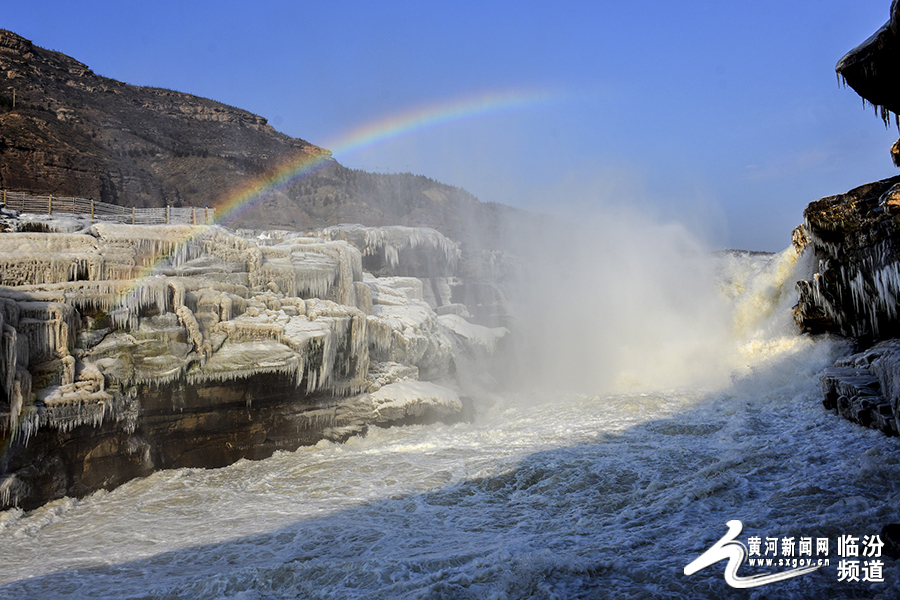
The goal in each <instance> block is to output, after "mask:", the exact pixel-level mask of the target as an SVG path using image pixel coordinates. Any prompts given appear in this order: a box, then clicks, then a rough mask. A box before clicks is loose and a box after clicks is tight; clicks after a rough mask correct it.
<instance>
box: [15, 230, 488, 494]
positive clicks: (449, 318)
mask: <svg viewBox="0 0 900 600" xmlns="http://www.w3.org/2000/svg"><path fill="white" fill-rule="evenodd" d="M69 229H71V227H69V226H67V225H65V224H63V225H60V226H59V227H55V226H53V225H52V224H51V225H48V226H47V227H46V232H44V233H37V232H30V233H6V234H0V283H2V285H0V331H2V343H0V348H2V350H0V390H2V397H0V412H2V413H3V414H2V415H0V432H2V434H3V435H4V437H6V438H7V441H8V443H9V444H11V445H10V448H11V452H10V454H9V456H7V458H6V460H5V462H4V463H3V464H0V479H2V480H3V481H13V480H14V481H15V485H13V484H12V483H10V484H9V485H8V486H7V487H8V488H9V489H10V490H14V491H15V493H12V492H10V494H8V496H9V497H10V498H13V496H14V497H15V498H14V500H11V502H12V501H15V502H20V503H23V504H25V505H29V504H31V505H33V504H34V503H35V502H37V501H40V500H42V499H43V500H46V499H48V498H49V497H51V496H53V495H58V494H63V493H65V494H80V493H85V492H86V491H90V490H91V489H96V488H97V487H111V486H113V485H117V484H118V483H121V482H122V481H125V480H127V479H129V478H131V477H134V476H137V475H146V474H148V473H149V472H151V471H152V470H155V469H158V468H167V467H170V466H219V465H221V464H227V463H228V462H231V461H233V460H236V459H238V458H241V457H250V458H255V457H261V456H265V455H267V454H270V453H271V452H272V451H274V450H275V449H279V448H291V447H296V446H297V445H299V444H301V443H314V442H315V441H317V440H318V439H321V438H322V437H323V436H325V437H330V438H333V439H342V437H343V436H345V435H349V434H350V433H353V432H360V431H364V430H365V426H366V424H367V423H378V424H386V423H390V422H392V421H403V422H407V421H410V420H419V419H425V418H431V419H436V418H449V417H450V416H452V415H453V414H457V413H459V412H460V410H461V404H460V400H459V397H458V395H457V394H456V392H454V391H452V390H449V389H446V388H440V387H438V386H437V385H436V384H429V383H426V382H423V381H419V379H431V380H434V379H441V380H442V382H445V381H450V379H449V378H450V377H451V376H452V374H453V373H454V372H455V371H456V370H457V367H458V364H456V362H455V360H456V357H455V355H454V348H460V349H465V348H469V347H471V348H479V349H480V350H476V353H477V352H482V351H483V352H486V353H491V352H492V351H493V349H494V347H495V346H496V343H497V340H498V339H500V338H502V337H503V336H504V335H505V330H503V331H500V330H491V329H488V328H483V327H480V326H477V325H473V324H470V323H468V322H467V321H466V320H465V319H464V318H463V316H462V315H467V314H469V313H468V310H467V308H466V307H465V306H462V305H456V306H452V305H451V303H450V302H449V295H450V294H449V285H448V284H447V280H446V278H444V279H440V277H444V276H445V275H448V274H449V272H450V271H452V266H453V263H454V261H455V259H456V256H457V255H458V248H457V246H456V245H455V244H454V243H453V242H450V241H449V240H447V239H446V238H444V237H443V236H441V235H440V234H438V233H437V232H435V231H433V230H416V229H414V228H355V227H342V228H332V229H330V230H325V231H323V232H315V234H304V235H301V234H296V233H291V232H267V233H265V234H259V233H258V232H232V231H229V230H227V229H225V228H222V227H218V226H189V225H168V226H163V225H159V226H130V225H121V224H112V223H94V224H92V225H90V226H89V227H82V228H81V229H79V230H78V232H75V233H73V232H69ZM346 238H353V239H354V240H355V242H356V244H359V246H356V245H354V244H351V243H350V242H348V241H346ZM417 248H423V249H426V250H427V252H426V255H427V256H429V257H430V258H428V260H427V261H426V262H428V261H433V262H434V264H432V265H431V266H429V267H428V268H429V269H431V268H432V267H434V268H435V269H436V270H433V271H426V272H423V273H419V272H418V271H417V269H419V267H422V266H423V264H424V263H417V265H413V266H409V265H406V266H404V260H405V259H406V258H409V257H415V256H417V255H416V253H415V252H414V250H415V249H417ZM367 252H368V253H379V256H381V257H382V258H383V260H385V261H386V264H387V265H392V268H394V269H396V270H398V271H401V272H402V271H404V270H405V271H406V272H408V273H414V274H415V276H413V275H410V276H392V277H382V278H377V277H374V276H372V275H369V274H364V273H363V256H364V253H367ZM435 265H436V266H435ZM407 267H408V268H407ZM423 274H425V275H428V277H430V279H429V278H428V277H420V276H419V275H423ZM435 278H438V279H435ZM426 288H427V290H428V292H426V291H425V290H426ZM435 290H437V291H436V292H435ZM426 296H428V297H430V298H431V303H430V304H429V302H427V301H426V300H425V298H426ZM438 298H440V300H437V299H438ZM436 302H439V303H440V304H442V305H444V306H448V308H447V309H446V310H445V311H443V312H444V313H445V314H443V315H442V316H441V317H438V315H437V314H436V313H435V310H434V304H435V303H436ZM451 338H453V339H452V340H451ZM471 348H469V349H467V350H465V352H468V353H471V352H472V350H471ZM460 360H463V359H462V358H461V359H460ZM59 436H64V437H65V439H70V440H75V439H78V440H80V441H78V442H77V443H76V442H72V443H71V444H63V443H61V442H60V439H61V438H60V437H59ZM48 445H49V446H53V447H50V448H48V447H46V446H48ZM54 445H57V446H54ZM101 446H102V448H103V449H102V450H100V449H99V448H100V447H101ZM38 447H40V449H39V451H38V449H37V448H38ZM29 448H32V449H35V450H34V453H33V454H30V453H29V452H30V450H29ZM92 448H93V449H94V450H92ZM29 457H30V458H29ZM35 457H39V458H35ZM100 457H102V459H101V458H100ZM29 460H38V462H39V463H40V464H41V465H43V466H42V467H41V469H43V470H44V474H42V475H40V476H38V474H37V471H35V469H34V468H32V467H30V466H28V464H29V463H28V461H29ZM41 461H43V462H41ZM48 461H49V462H48ZM75 464H78V465H80V466H78V467H77V468H75V467H72V466H71V465H75ZM67 465H68V466H67ZM32 466H33V465H32ZM38 470H40V469H38ZM113 471H115V472H113ZM48 473H49V474H48ZM72 473H75V475H72ZM48 494H49V496H48ZM4 505H5V504H4Z"/></svg>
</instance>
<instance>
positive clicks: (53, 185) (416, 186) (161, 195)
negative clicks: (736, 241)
mask: <svg viewBox="0 0 900 600" xmlns="http://www.w3.org/2000/svg"><path fill="white" fill-rule="evenodd" d="M314 157H319V158H322V159H324V160H325V166H324V167H322V168H321V169H319V170H318V171H317V172H316V173H314V174H313V175H309V176H306V177H303V178H301V179H298V180H296V181H294V182H293V183H291V184H289V185H286V186H284V187H283V188H282V189H280V190H278V191H276V192H274V193H272V194H270V195H269V196H267V197H266V198H263V199H262V200H260V201H259V202H258V203H257V204H255V205H254V206H252V207H249V208H248V209H247V210H245V211H243V212H240V213H239V214H237V215H235V217H234V219H233V221H231V222H229V223H228V224H229V225H232V226H236V227H251V228H286V229H306V228H310V227H320V226H325V225H333V224H337V223H343V222H353V223H361V224H364V225H386V224H400V225H419V226H428V227H433V228H435V229H437V230H439V231H441V232H442V233H444V234H445V235H447V236H449V237H451V238H453V239H456V240H458V241H460V242H463V243H464V244H467V243H472V242H473V241H474V240H476V239H477V240H481V241H482V243H480V244H478V245H482V244H483V243H487V245H488V246H489V247H490V246H492V245H493V243H492V242H491V241H492V240H497V239H498V236H497V235H496V231H497V228H499V227H500V226H501V222H506V221H508V220H509V219H513V220H518V219H517V218H516V217H519V218H521V217H523V213H522V212H521V211H517V210H514V209H512V208H509V207H506V206H502V205H496V204H483V203H481V202H479V201H478V200H477V199H475V198H474V197H473V196H472V195H471V194H469V193H467V192H465V191H463V190H461V189H458V188H454V187H451V186H447V185H443V184H440V183H437V182H435V181H433V180H430V179H428V178H426V177H422V176H415V175H411V174H397V175H384V174H373V173H365V172H362V171H356V170H351V169H347V168H345V167H343V166H342V165H340V164H338V163H337V162H336V161H334V160H333V159H331V158H330V152H328V151H327V150H324V149H322V148H319V147H317V146H314V145H313V144H310V143H308V142H306V141H304V140H301V139H297V138H291V137H289V136H287V135H284V134H282V133H279V132H278V131H276V130H275V129H274V128H273V127H272V126H270V125H269V124H268V123H267V122H266V120H265V119H264V118H262V117H260V116H257V115H254V114H252V113H249V112H247V111H244V110H240V109H237V108H233V107H231V106H226V105H224V104H221V103H219V102H215V101H213V100H208V99H205V98H199V97H197V96H192V95H190V94H184V93H180V92H175V91H172V90H166V89H159V88H149V87H139V86H133V85H128V84H125V83H122V82H119V81H115V80H113V79H109V78H106V77H101V76H99V75H96V74H94V73H93V72H92V71H91V70H90V69H89V68H88V67H87V66H86V65H84V64H82V63H80V62H78V61H77V60H75V59H73V58H71V57H68V56H66V55H64V54H61V53H59V52H54V51H50V50H45V49H43V48H40V47H38V46H35V45H34V44H32V43H31V42H30V41H29V40H26V39H25V38H22V37H21V36H18V35H16V34H15V33H12V32H9V31H5V30H0V188H3V189H8V190H21V191H29V192H33V193H40V194H48V193H49V194H56V195H71V196H80V197H85V198H95V199H100V200H103V201H106V202H111V203H114V204H120V205H124V206H138V207H143V206H155V207H159V206H165V205H167V204H168V205H172V206H182V205H185V206H203V205H205V204H209V205H210V206H223V205H224V204H226V203H228V201H229V200H230V199H232V198H234V197H235V196H236V195H237V194H238V193H239V192H240V191H241V190H243V189H246V188H248V186H252V185H254V182H256V181H262V180H264V179H265V178H266V177H267V176H269V175H271V174H273V173H276V172H278V171H279V170H281V169H282V168H284V167H285V166H286V165H290V164H295V163H297V162H298V161H303V160H308V159H310V158H314Z"/></svg>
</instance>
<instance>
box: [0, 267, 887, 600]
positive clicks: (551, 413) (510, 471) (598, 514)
mask: <svg viewBox="0 0 900 600" xmlns="http://www.w3.org/2000/svg"><path fill="white" fill-rule="evenodd" d="M721 258H722V260H721V262H720V263H719V267H720V272H721V274H723V277H722V280H723V281H731V283H730V284H729V286H728V290H727V294H726V295H728V294H730V296H731V297H730V300H731V302H732V304H733V305H736V306H739V308H738V309H737V310H736V311H735V314H736V315H739V316H738V317H736V319H735V321H734V323H735V326H734V328H735V331H737V332H738V334H736V335H735V336H734V337H733V339H732V343H733V347H734V348H735V351H734V352H733V353H730V354H729V355H728V356H729V360H730V361H732V362H731V363H730V368H729V370H728V373H727V374H726V375H727V377H725V379H726V380H727V383H722V382H721V381H719V380H718V379H717V380H715V381H711V380H708V379H705V380H704V382H703V385H694V386H686V387H680V388H674V389H673V388H661V389H658V390H657V391H652V392H650V391H648V392H644V393H637V392H627V393H618V394H604V395H600V396H596V395H589V394H587V395H586V394H566V395H563V394H546V393H543V392H541V393H529V394H526V393H520V394H505V395H496V396H490V397H486V398H484V399H482V401H481V403H480V404H479V414H478V417H477V418H476V420H475V421H474V422H473V423H463V424H457V425H452V426H448V425H433V426H410V427H402V428H392V429H373V430H372V431H371V432H370V433H369V434H368V435H367V436H366V437H362V438H353V439H351V440H349V441H348V442H347V443H345V444H342V445H338V444H332V443H327V442H323V443H320V444H318V445H316V446H313V447H307V448H301V449H299V450H297V451H296V452H291V453H280V454H277V455H275V456H273V457H272V458H270V459H267V460H264V461H259V462H249V461H241V462H239V463H236V464H234V465H232V466H230V467H226V468H223V469H217V470H196V469H182V470H177V471H166V472H160V473H156V474H154V475H153V476H151V477H148V478H146V479H141V480H135V481H132V482H130V483H128V484H126V485H123V486H121V487H120V488H118V489H116V490H114V491H112V492H101V493H97V494H94V495H92V496H90V497H88V498H85V499H82V500H72V499H64V500H61V501H57V502H53V503H51V504H49V505H47V506H45V507H43V508H41V509H39V510H36V511H34V512H32V513H28V514H24V513H22V512H21V511H7V512H6V513H0V565H2V566H0V597H3V598H35V597H42V598H43V597H48V598H49V597H53V598H83V597H92V598H244V599H263V598H266V599H271V598H297V597H303V598H373V597H375V598H436V597H447V598H498V599H499V598H526V597H535V598H580V597H631V598H634V597H669V598H706V597H709V598H713V597H716V598H718V597H723V596H726V595H727V594H730V593H732V590H731V589H730V588H729V587H728V586H727V585H726V583H725V581H724V579H723V576H722V574H723V570H724V563H718V564H717V565H714V566H713V567H710V568H707V569H705V570H703V571H701V572H699V573H696V574H694V575H692V576H685V575H684V574H683V569H684V567H685V566H686V565H687V564H688V563H689V562H690V561H692V560H693V559H694V558H696V557H697V556H698V555H699V554H701V553H702V552H703V551H705V550H706V549H707V548H709V547H710V546H711V545H712V544H713V543H714V542H715V541H717V540H718V539H719V538H721V537H722V535H724V533H725V531H726V526H725V523H726V522H727V521H729V520H731V519H740V520H741V521H743V523H744V532H743V534H742V536H743V540H744V541H746V536H749V535H754V534H755V535H760V536H762V537H767V536H778V537H782V536H796V537H800V536H812V537H828V538H830V540H831V544H832V559H833V562H832V565H831V566H830V567H827V568H823V569H820V570H819V571H817V572H814V573H811V574H808V575H804V576H802V577H799V578H796V579H792V580H787V581H783V582H779V583H776V584H771V585H769V586H767V587H764V588H760V589H759V594H761V595H759V597H763V596H767V595H768V596H772V597H779V598H790V597H798V598H804V597H828V598H836V597H875V598H896V597H897V596H898V593H900V584H898V582H900V577H898V576H900V572H898V569H897V567H896V565H895V564H894V562H893V561H892V560H891V559H886V560H885V568H884V580H885V581H884V583H864V582H854V583H848V582H839V581H837V572H836V566H835V565H836V563H837V560H836V556H835V554H834V551H835V550H836V540H837V537H838V536H839V535H842V534H852V535H856V536H860V537H861V536H863V535H871V534H875V533H878V532H879V530H880V528H881V526H882V525H883V524H884V523H890V522H900V497H898V496H900V483H898V482H900V453H898V447H897V441H896V440H895V439H889V438H885V437H884V436H883V435H881V434H880V433H877V432H874V431H871V430H866V429H862V428H860V427H858V426H855V425H853V424H851V423H849V422H846V421H844V420H841V419H839V418H837V417H834V416H833V415H831V414H830V413H827V412H825V411H824V410H823V409H822V408H821V405H820V403H819V390H818V381H817V373H818V372H819V371H820V370H821V369H822V368H824V367H825V366H826V365H828V364H829V363H830V362H831V361H833V359H834V357H835V356H836V355H837V354H839V353H841V352H843V351H845V350H846V348H845V346H844V345H843V344H842V343H841V342H839V341H836V340H828V339H819V340H814V339H812V338H808V337H801V336H796V335H794V334H793V333H790V328H787V329H785V328H783V327H782V325H781V324H779V319H783V316H782V313H781V310H782V309H781V308H778V310H769V307H771V306H772V305H773V304H776V305H777V304H779V303H780V302H781V298H782V296H783V295H784V288H785V287H786V286H790V285H791V277H792V275H791V268H788V267H785V262H787V263H791V264H796V262H797V261H796V260H795V258H796V257H792V256H791V255H789V254H783V255H779V256H774V257H750V256H744V257H740V256H735V255H728V256H727V257H721ZM738 288H742V289H738ZM754 298H755V299H754ZM765 298H767V299H765ZM760 299H765V300H760ZM742 303H745V304H743V305H742ZM754 305H756V306H759V307H762V308H763V309H764V310H762V311H760V310H754V309H752V308H748V307H752V306H754ZM740 306H743V308H740ZM776 308H777V307H776ZM766 311H769V313H771V314H769V315H768V316H767V315H766V314H764V313H765V312H766ZM773 319H775V320H774V321H773ZM648 368H650V367H649V366H648Z"/></svg>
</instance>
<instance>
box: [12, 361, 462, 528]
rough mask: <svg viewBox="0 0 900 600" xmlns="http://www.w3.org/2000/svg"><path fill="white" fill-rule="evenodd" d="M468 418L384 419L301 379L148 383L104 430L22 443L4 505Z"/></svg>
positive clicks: (49, 430)
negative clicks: (310, 389)
mask: <svg viewBox="0 0 900 600" xmlns="http://www.w3.org/2000/svg"><path fill="white" fill-rule="evenodd" d="M129 413H130V414H129ZM462 414H463V413H462V412H460V411H454V410H441V409H440V408H436V409H432V410H429V411H427V412H425V413H423V414H421V415H418V416H417V417H411V416H409V415H407V414H405V413H404V414H402V415H401V416H400V417H398V418H396V419H393V420H380V421H379V420H377V419H374V418H373V414H372V409H371V406H369V405H367V404H366V402H364V401H362V400H361V398H359V397H354V398H341V397H334V396H332V395H331V394H320V395H313V396H307V395H305V394H303V393H302V392H301V391H299V390H297V388H296V385H295V382H293V381H291V380H289V379H288V378H285V377H279V376H272V375H260V376H256V377H252V378H249V379H246V380H243V381H238V382H233V383H231V384H229V385H203V386H184V385H183V384H181V383H178V382H176V383H173V384H169V385H164V386H162V387H158V388H157V387H150V386H148V387H146V388H144V389H142V390H141V391H140V392H139V393H138V395H137V397H136V398H135V399H134V400H132V402H131V403H130V404H129V406H128V407H127V408H126V410H125V411H123V413H122V414H119V415H116V416H115V417H114V418H110V419H108V420H106V421H105V422H103V423H101V424H99V425H93V424H88V423H85V424H81V425H78V426H75V427H73V428H71V429H65V428H64V429H59V428H56V427H43V428H41V429H39V430H38V431H36V432H35V433H34V435H32V436H31V437H30V438H29V439H27V440H25V439H22V438H19V439H17V440H14V441H12V442H11V443H10V444H9V446H8V448H7V451H6V452H5V453H4V456H3V460H2V462H0V473H5V474H10V475H9V476H7V477H5V478H3V479H2V484H0V506H2V507H7V506H12V505H16V506H19V507H21V508H24V509H26V510H28V509H32V508H36V507H37V506H40V505H41V504H43V503H44V502H46V501H48V500H51V499H54V498H61V497H63V496H73V497H80V496H84V495H86V494H89V493H91V492H93V491H96V490H99V489H107V490H109V489H113V488H115V487H117V486H119V485H121V484H123V483H125V482H127V481H129V480H131V479H134V478H135V477H146V476H148V475H150V474H151V473H153V472H154V471H157V470H160V469H176V468H183V467H199V468H215V467H223V466H226V465H229V464H231V463H233V462H235V461H237V460H239V459H241V458H247V459H251V460H259V459H263V458H266V457H268V456H271V455H272V454H273V453H274V452H275V451H277V450H285V451H291V450H295V449H297V448H298V447H300V446H304V445H311V444H315V443H316V442H318V441H320V440H323V439H327V440H331V441H344V440H346V439H347V438H348V437H350V436H352V435H357V434H362V433H365V431H366V429H367V427H368V426H369V425H370V424H378V425H381V426H385V425H391V424H409V423H415V422H427V421H434V420H443V421H446V422H453V421H456V420H459V418H460V417H461V415H462ZM129 421H131V423H130V424H129Z"/></svg>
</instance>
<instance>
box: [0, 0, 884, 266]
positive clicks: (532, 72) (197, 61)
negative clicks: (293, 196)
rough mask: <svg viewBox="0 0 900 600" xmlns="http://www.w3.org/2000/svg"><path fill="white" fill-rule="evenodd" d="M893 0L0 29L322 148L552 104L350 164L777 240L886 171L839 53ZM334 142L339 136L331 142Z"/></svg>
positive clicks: (352, 8) (415, 134) (14, 7)
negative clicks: (816, 207) (465, 110)
mask: <svg viewBox="0 0 900 600" xmlns="http://www.w3.org/2000/svg"><path fill="white" fill-rule="evenodd" d="M889 9H890V0H817V1H812V0H797V1H790V2H784V1H783V0H779V1H774V0H773V1H770V0H759V1H755V2H723V1H722V0H713V1H690V0H687V1H683V2H672V1H671V0H669V1H665V2H664V1H648V0H632V1H630V2H621V1H606V0H594V1H590V2H565V1H562V2H553V3H551V2H522V1H518V2H489V1H486V0H480V1H478V2H470V1H468V0H462V1H455V2H422V1H421V0H418V1H412V2H391V1H386V2H340V1H329V2H304V1H266V0H260V1H258V2H256V3H253V4H251V3H247V2H234V1H231V0H217V1H216V2H200V1H196V2H195V1H191V0H181V1H179V2H169V1H166V0H157V1H155V2H152V3H150V2H147V3H136V2H120V1H117V2H71V1H65V2H64V1H43V0H29V1H28V2H7V3H5V5H4V7H3V10H2V13H0V27H2V28H6V29H10V30H12V31H14V32H16V33H19V34H20V35H23V36H25V37H27V38H29V39H31V40H32V41H33V42H35V43H36V44H37V45H39V46H42V47H45V48H50V49H53V50H59V51H61V52H63V53H65V54H69V55H71V56H73V57H75V58H76V59H78V60H80V61H82V62H84V63H86V64H87V65H88V66H90V67H91V68H92V69H93V70H94V72H96V73H98V74H100V75H105V76H107V77H112V78H115V79H119V80H122V81H126V82H128V83H132V84H137V85H152V86H159V87H166V88H172V89H176V90H179V91H183V92H189V93H193V94H196V95H200V96H205V97H209V98H212V99H215V100H218V101H220V102H224V103H226V104H230V105H233V106H237V107H240V108H244V109H246V110H249V111H251V112H254V113H257V114H260V115H262V116H264V117H266V118H267V119H269V122H270V123H272V125H274V126H275V127H276V128H277V129H278V130H280V131H282V132H284V133H287V134H289V135H291V136H295V137H300V138H303V139H305V140H307V141H310V142H312V143H314V144H318V145H320V146H324V147H329V144H330V142H332V141H334V140H340V139H342V137H343V136H346V135H347V134H348V132H350V131H353V130H355V129H357V128H359V127H363V126H365V125H366V124H369V123H374V122H379V121H381V120H383V119H385V118H388V117H391V116H396V115H403V114H407V113H409V112H411V111H415V110H417V109H420V108H422V107H428V106H434V105H441V104H444V103H448V102H451V103H452V102H454V101H457V100H459V99H463V98H468V97H472V96H473V95H478V94H483V93H488V92H492V91H500V92H509V91H513V92H518V91H522V92H526V93H531V92H534V91H546V92H549V93H551V94H552V96H551V99H550V100H548V101H545V102H542V103H537V104H534V105H528V106H520V107H517V108H515V109H510V110H506V111H495V112H490V113H485V114H480V115H476V116H472V117H471V118H468V119H462V120H457V121H452V122H448V123H445V124H443V125H437V126H434V127H429V128H423V129H420V130H414V131H411V132H409V133H408V134H407V135H405V136H401V137H399V138H395V139H390V140H386V141H384V142H383V143H380V144H374V145H371V146H369V147H367V148H365V149H363V150H358V151H355V152H347V153H343V154H342V153H340V152H338V153H336V158H338V160H340V161H341V162H342V163H343V164H345V165H347V166H350V167H356V168H364V169H367V170H378V171H383V172H387V171H391V172H399V171H411V172H414V173H419V174H423V175H427V176H429V177H432V178H434V179H437V180H439V181H442V182H445V183H449V184H452V185H456V186H459V187H462V188H465V189H467V190H469V191H470V192H472V193H473V194H475V195H476V196H477V197H478V198H479V199H481V200H482V201H494V202H502V203H505V204H510V205H513V206H520V207H526V208H533V209H538V210H544V211H556V210H568V211H571V210H573V207H574V210H587V209H591V208H593V207H597V206H603V205H605V204H610V203H633V204H635V205H636V206H638V207H639V208H640V209H641V210H644V211H646V212H647V213H648V214H651V215H654V216H656V217H657V218H659V219H672V218H679V219H681V220H683V221H684V222H686V223H687V224H688V226H690V227H691V228H693V229H695V230H696V231H698V232H699V233H701V234H702V235H704V236H706V238H707V239H708V240H709V241H710V243H711V244H712V245H714V246H716V247H738V248H747V249H762V250H779V249H781V248H784V247H786V246H787V245H789V243H790V231H791V229H792V228H793V227H794V226H795V225H797V224H799V223H800V221H801V220H802V210H803V208H804V207H805V206H806V204H807V203H808V202H810V201H812V200H815V199H817V198H819V197H821V196H825V195H830V194H835V193H840V192H844V191H847V190H848V189H850V188H852V187H855V186H856V185H859V184H862V183H866V182H868V181H873V180H876V179H881V178H884V177H889V176H891V175H894V174H895V173H897V169H896V168H895V167H893V165H892V163H891V160H890V155H889V148H890V145H891V143H892V142H893V141H894V140H895V139H896V138H897V136H898V133H897V130H896V128H892V129H885V127H884V126H883V125H882V123H881V121H880V120H879V119H878V118H876V117H875V115H874V113H873V112H872V110H871V109H864V108H863V106H862V102H861V100H860V99H859V97H858V96H857V95H856V94H855V93H854V92H853V91H852V90H851V89H850V88H842V87H841V86H840V85H839V84H838V82H837V79H836V77H835V74H834V65H835V63H836V62H837V60H838V59H839V58H840V57H841V56H842V55H843V54H844V53H845V52H846V51H848V50H850V49H851V48H852V47H854V46H855V45H857V44H858V43H860V42H862V41H863V40H864V39H865V38H867V37H868V36H869V35H870V34H872V33H873V32H874V31H875V30H876V29H877V28H878V27H880V26H881V25H882V24H883V23H884V22H885V21H886V20H887V18H888V16H889ZM331 149H334V148H331Z"/></svg>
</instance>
